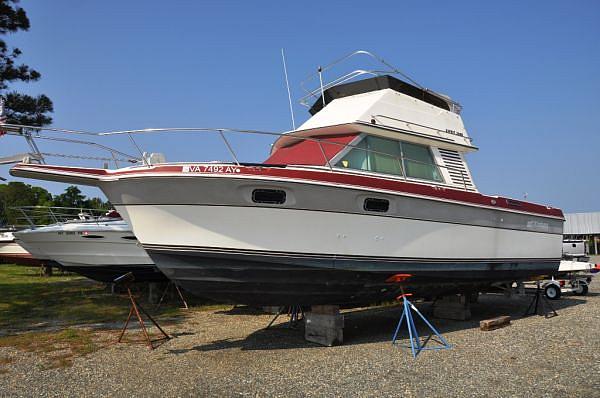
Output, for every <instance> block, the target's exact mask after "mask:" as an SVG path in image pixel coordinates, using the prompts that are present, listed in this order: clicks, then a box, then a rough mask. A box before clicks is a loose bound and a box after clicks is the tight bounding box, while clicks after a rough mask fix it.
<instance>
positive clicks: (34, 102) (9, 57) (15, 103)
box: [0, 0, 54, 126]
mask: <svg viewBox="0 0 600 398" xmlns="http://www.w3.org/2000/svg"><path fill="white" fill-rule="evenodd" d="M18 3H19V0H0V94H1V95H2V97H3V98H4V101H5V115H6V119H7V120H6V121H7V123H14V124H28V125H34V126H44V125H48V124H50V123H52V118H51V117H50V116H49V115H48V114H49V113H51V112H53V110H54V109H53V105H52V101H51V100H50V98H48V97H47V96H45V95H43V94H42V95H39V96H37V97H33V96H30V95H26V94H20V93H18V92H16V91H11V92H6V91H7V90H8V88H9V85H10V83H13V82H32V81H36V80H38V79H39V78H40V77H41V76H42V75H41V74H40V73H39V72H38V71H36V70H34V69H31V68H30V67H29V66H28V65H25V64H22V63H20V62H19V61H18V58H19V57H20V56H21V50H20V49H18V48H16V47H9V46H8V45H7V44H6V42H5V41H4V36H6V35H7V34H9V33H15V32H18V31H20V30H24V31H26V30H29V26H30V24H29V18H27V14H26V13H25V10H24V9H23V8H21V7H19V6H18Z"/></svg>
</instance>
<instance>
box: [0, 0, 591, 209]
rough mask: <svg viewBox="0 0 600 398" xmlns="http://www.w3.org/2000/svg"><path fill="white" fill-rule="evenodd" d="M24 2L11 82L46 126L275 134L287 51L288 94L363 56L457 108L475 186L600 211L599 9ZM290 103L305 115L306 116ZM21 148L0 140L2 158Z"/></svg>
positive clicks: (253, 154) (186, 148) (283, 123)
mask: <svg viewBox="0 0 600 398" xmlns="http://www.w3.org/2000/svg"><path fill="white" fill-rule="evenodd" d="M21 4H22V6H23V7H24V8H25V9H26V11H27V13H28V15H29V18H30V19H31V25H32V27H31V30H30V31H29V32H25V33H19V34H16V35H12V36H10V37H9V38H8V41H9V44H13V45H17V46H19V47H20V48H21V49H22V50H23V60H24V61H25V62H27V63H28V64H30V65H31V66H33V67H35V68H36V69H38V70H39V71H40V72H41V73H42V75H43V76H42V79H41V80H40V81H39V82H37V83H34V84H29V85H27V86H23V87H21V86H19V89H23V90H25V91H27V92H30V93H45V94H47V95H48V96H49V97H50V98H52V100H53V101H54V105H55V114H54V125H55V126H59V127H65V128H73V129H86V130H93V131H99V130H109V129H125V128H143V127H157V126H163V127H167V126H232V127H239V128H251V129H264V130H269V131H284V130H288V129H289V128H290V121H289V120H290V119H289V111H288V104H287V94H286V92H285V86H284V83H283V74H282V68H281V59H280V49H281V48H282V47H284V48H285V49H286V54H287V61H288V70H289V74H290V80H291V84H292V89H293V94H294V96H295V97H299V96H300V94H301V91H300V89H299V85H298V84H299V82H300V81H301V80H302V79H303V78H304V77H306V76H307V75H308V74H310V73H312V72H313V71H314V70H315V68H316V66H317V65H319V64H320V63H326V62H327V61H330V60H332V59H335V58H336V57H338V56H341V55H344V54H345V53H348V52H350V51H352V50H355V49H368V50H372V51H374V52H376V53H378V54H380V55H381V56H382V57H384V58H385V59H386V60H388V61H389V62H391V63H392V64H394V65H396V66H398V67H399V68H400V69H402V70H404V71H405V72H407V73H408V74H409V75H411V76H413V77H414V78H415V79H416V80H417V81H419V82H420V83H421V84H423V85H425V86H427V87H429V88H432V89H434V90H437V91H440V92H443V93H446V94H448V95H450V96H452V97H453V98H454V99H456V100H458V101H459V102H460V103H461V104H462V105H463V106H464V111H463V119H464V122H465V124H466V126H467V129H468V131H469V133H470V134H471V136H472V137H473V138H474V143H475V144H476V145H477V146H479V147H480V151H479V152H478V153H476V154H473V155H470V156H469V158H468V159H469V163H470V167H471V169H472V172H473V174H474V178H475V182H476V183H477V185H478V187H479V189H480V190H481V191H482V192H484V193H488V194H500V195H507V196H512V197H515V198H522V197H523V193H524V192H527V193H528V198H529V200H532V201H535V202H540V203H546V204H551V205H554V206H559V207H562V208H563V209H564V210H565V211H568V212H572V211H593V210H600V184H599V183H598V180H599V178H600V173H599V171H598V170H599V168H598V160H599V159H598V158H599V156H598V152H599V149H600V2H598V1H595V0H594V1H569V2H568V1H543V2H542V1H540V2H535V3H534V2H523V1H502V2H482V1H472V2H467V1H465V2H463V1H453V2H447V1H439V2H433V1H405V2H399V1H389V2H388V1H378V2H375V3H372V4H373V5H367V4H368V3H364V2H362V3H356V5H351V2H347V1H345V2H325V1H322V2H282V1H273V2H262V1H239V2H230V1H214V2H206V1H150V0H145V1H101V2H99V1H96V2H91V1H89V2H88V1H79V2H74V1H58V0H53V1H31V0H23V1H22V3H21ZM295 110H296V115H297V116H296V117H297V119H300V120H305V119H306V118H307V116H308V113H307V112H306V110H305V108H303V107H301V106H299V105H296V106H295ZM143 144H144V147H145V148H146V149H148V150H150V151H162V152H166V153H167V155H168V158H169V159H171V160H210V159H226V158H227V157H226V155H225V152H224V151H223V149H222V148H221V147H220V146H218V145H217V143H216V142H209V143H204V144H203V140H202V139H193V138H191V137H177V139H174V138H172V139H169V138H164V137H163V138H162V139H157V138H153V139H145V140H143ZM238 144H239V143H238ZM240 145H241V144H240ZM23 149H24V146H23V143H21V142H16V141H14V139H12V140H11V139H10V137H9V138H7V137H4V138H2V139H0V155H5V154H10V153H14V152H16V151H21V150H23ZM53 149H56V148H53ZM128 149H129V148H128ZM65 151H67V150H65ZM243 151H244V156H245V158H246V159H249V158H254V159H255V160H260V159H263V158H264V157H265V156H266V154H267V152H268V142H267V141H264V140H263V141H261V142H259V143H257V144H255V145H251V144H249V143H246V142H244V143H243ZM70 152H72V151H70ZM55 161H57V162H60V161H61V159H55ZM7 174H8V170H7V168H5V167H3V168H1V169H0V175H3V176H6V175H7ZM27 182H28V183H34V184H35V183H36V182H35V181H33V180H28V181H27ZM44 185H45V186H46V187H49V188H50V189H51V190H52V191H54V192H58V191H60V190H61V189H62V188H63V186H62V185H59V184H44ZM96 192H97V191H94V190H90V189H87V190H86V193H92V194H96Z"/></svg>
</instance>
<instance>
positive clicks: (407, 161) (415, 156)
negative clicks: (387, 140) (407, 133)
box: [402, 142, 443, 181]
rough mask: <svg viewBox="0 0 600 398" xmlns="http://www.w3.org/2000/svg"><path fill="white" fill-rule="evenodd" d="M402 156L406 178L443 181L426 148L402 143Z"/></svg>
mask: <svg viewBox="0 0 600 398" xmlns="http://www.w3.org/2000/svg"><path fill="white" fill-rule="evenodd" d="M402 154H403V155H404V168H405V169H406V175H407V176H408V177H413V178H420V179H423V180H431V181H443V180H442V176H441V175H440V172H439V171H438V168H437V166H436V165H435V162H434V161H433V156H432V155H431V151H430V150H429V148H428V147H426V146H424V145H418V144H412V143H409V142H402Z"/></svg>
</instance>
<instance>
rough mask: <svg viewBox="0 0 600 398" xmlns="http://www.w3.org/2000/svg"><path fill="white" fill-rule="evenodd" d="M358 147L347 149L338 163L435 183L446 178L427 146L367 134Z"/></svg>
mask: <svg viewBox="0 0 600 398" xmlns="http://www.w3.org/2000/svg"><path fill="white" fill-rule="evenodd" d="M355 147H356V148H353V149H351V150H350V151H348V152H347V153H346V154H345V155H344V156H343V157H342V158H341V160H340V161H338V162H337V164H336V166H338V167H344V168H350V169H358V170H366V171H374V172H378V173H385V174H395V175H401V176H406V177H410V178H418V179H422V180H429V181H436V182H443V181H444V179H443V178H442V175H441V173H440V171H439V169H438V167H437V165H436V164H435V162H434V160H433V156H432V155H431V151H430V150H429V148H428V147H426V146H424V145H418V144H413V143H410V142H404V141H397V140H391V139H387V138H382V137H375V136H365V137H364V138H363V139H362V140H361V141H360V142H359V143H358V144H356V145H355Z"/></svg>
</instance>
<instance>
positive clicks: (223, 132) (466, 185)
mask: <svg viewBox="0 0 600 398" xmlns="http://www.w3.org/2000/svg"><path fill="white" fill-rule="evenodd" d="M6 127H8V128H12V129H15V128H21V129H28V130H32V131H35V134H34V135H33V137H34V138H35V139H53V140H57V141H61V142H69V143H75V144H82V145H87V146H92V147H94V148H99V149H103V150H107V151H109V152H110V153H111V154H113V158H112V159H111V158H102V157H94V156H84V155H80V154H77V155H68V154H60V157H70V158H79V159H87V160H106V159H108V160H115V164H116V165H117V167H118V161H127V162H131V163H137V164H139V163H142V164H143V165H145V166H151V165H152V161H151V156H150V155H149V152H145V151H144V150H143V149H142V148H141V147H140V145H139V144H138V143H137V141H136V140H135V138H134V136H135V135H140V134H157V133H167V134H173V133H196V134H197V133H201V134H215V135H217V137H219V138H220V139H221V141H222V142H223V144H224V146H225V148H226V149H227V152H228V153H229V155H230V156H231V158H232V160H233V163H235V164H236V165H242V164H243V162H241V161H240V157H239V156H238V154H237V153H236V151H235V149H234V145H232V143H231V139H230V138H228V136H227V135H228V134H242V135H258V136H270V137H276V138H282V137H286V138H291V139H294V140H299V141H311V142H315V143H316V144H317V145H318V147H319V150H320V152H321V155H322V156H323V160H324V164H325V165H326V167H327V169H328V170H330V171H332V172H333V171H334V169H338V170H340V169H344V170H348V169H347V168H343V167H338V166H336V165H333V164H332V163H331V159H330V158H329V157H327V155H326V151H325V149H324V145H335V146H341V147H343V148H342V150H344V149H345V148H350V149H357V150H361V151H365V152H367V154H374V155H379V156H383V157H388V158H390V159H393V160H394V161H397V162H398V163H399V166H400V167H399V169H400V170H401V174H400V175H398V174H395V175H397V176H399V177H401V178H403V179H404V180H409V179H416V180H419V179H418V178H415V177H411V176H408V175H407V174H406V167H405V164H406V162H413V163H418V164H423V165H428V166H435V167H436V168H437V169H438V173H439V169H447V170H452V171H453V172H454V173H459V174H460V175H461V177H462V181H463V187H462V188H463V189H464V190H473V189H474V188H473V185H472V183H471V179H470V176H469V175H468V174H466V173H465V171H464V170H463V169H461V168H459V167H454V166H448V165H442V164H439V163H437V162H435V161H434V162H433V163H428V162H422V161H420V160H417V159H412V158H409V157H407V156H404V154H401V156H399V157H397V156H394V155H392V154H389V153H386V152H382V151H376V150H373V149H368V148H362V147H360V146H357V145H353V144H349V143H348V144H343V143H338V142H333V141H328V140H325V139H320V138H316V137H303V136H301V135H299V134H297V133H295V132H293V131H292V132H286V133H275V132H268V131H260V130H245V129H235V128H208V127H171V128H146V129H138V130H121V131H106V132H96V133H94V132H87V131H76V130H66V129H59V128H51V129H47V128H44V127H32V126H17V125H0V129H5V128H6ZM46 130H49V131H51V132H52V133H63V134H67V135H86V136H94V137H96V138H98V139H101V138H102V137H110V136H126V137H127V138H128V139H129V141H130V142H131V144H132V145H133V146H134V147H135V148H136V150H137V151H138V152H139V155H140V156H139V157H134V156H131V155H127V154H125V153H124V152H122V151H120V150H116V149H113V148H110V147H108V146H106V145H102V144H98V143H96V142H94V141H87V140H86V141H83V140H75V139H68V138H62V139H57V138H55V137H50V138H48V137H45V136H44V135H43V132H44V131H46ZM15 135H18V134H15ZM40 153H44V152H40ZM338 153H339V151H338ZM115 154H122V155H126V156H127V158H125V159H116V158H115V157H114V155H115ZM358 170H360V169H358ZM363 171H369V170H363ZM440 175H441V173H440ZM421 180H422V179H421ZM423 181H426V182H427V183H432V184H440V182H438V181H433V180H423ZM441 184H442V185H450V186H453V185H452V184H443V183H441ZM454 187H456V186H454Z"/></svg>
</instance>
